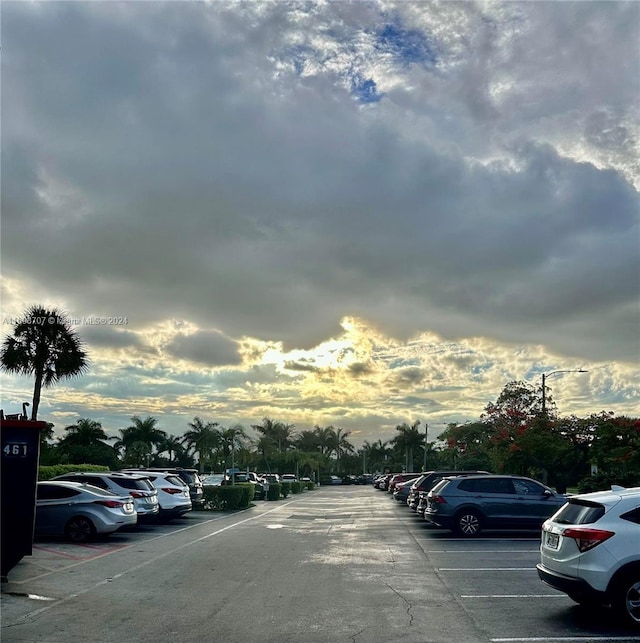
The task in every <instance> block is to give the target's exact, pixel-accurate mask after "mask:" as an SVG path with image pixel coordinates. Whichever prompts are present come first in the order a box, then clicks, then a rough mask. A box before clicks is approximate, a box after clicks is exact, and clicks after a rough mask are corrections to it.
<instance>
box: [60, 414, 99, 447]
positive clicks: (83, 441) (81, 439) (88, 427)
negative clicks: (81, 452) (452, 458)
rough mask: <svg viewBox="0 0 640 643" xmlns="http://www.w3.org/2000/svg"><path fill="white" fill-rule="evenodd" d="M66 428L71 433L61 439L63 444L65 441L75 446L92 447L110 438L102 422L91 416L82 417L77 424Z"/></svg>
mask: <svg viewBox="0 0 640 643" xmlns="http://www.w3.org/2000/svg"><path fill="white" fill-rule="evenodd" d="M64 430H65V431H68V432H69V433H68V434H67V435H66V436H65V437H64V438H62V439H61V440H60V443H61V444H62V443H63V442H65V443H66V444H72V445H74V446H82V447H90V446H94V445H95V444H96V443H98V442H101V441H102V440H108V439H109V436H108V435H107V434H106V433H105V431H104V429H103V428H102V424H100V422H97V421H96V420H90V419H89V418H80V419H79V420H78V421H77V422H76V423H75V424H70V425H69V426H65V427H64Z"/></svg>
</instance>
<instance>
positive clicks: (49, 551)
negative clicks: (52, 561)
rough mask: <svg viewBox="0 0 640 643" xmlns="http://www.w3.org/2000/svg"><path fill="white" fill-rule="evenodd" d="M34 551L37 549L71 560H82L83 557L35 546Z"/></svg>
mask: <svg viewBox="0 0 640 643" xmlns="http://www.w3.org/2000/svg"><path fill="white" fill-rule="evenodd" d="M32 548H33V549H36V550H37V551H44V552H46V553H48V554H55V555H56V556H61V557H62V558H71V559H72V560H82V559H83V557H82V556H74V555H73V554H67V553H66V552H64V551H60V550H58V549H49V548H48V547H41V546H40V545H33V546H32Z"/></svg>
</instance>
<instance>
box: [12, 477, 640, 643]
mask: <svg viewBox="0 0 640 643" xmlns="http://www.w3.org/2000/svg"><path fill="white" fill-rule="evenodd" d="M538 542H539V536H538V534H537V533H535V532H534V533H531V532H527V533H509V532H496V533H485V534H482V536H481V537H479V538H474V539H471V540H469V539H461V538H457V537H453V536H452V535H451V534H450V533H449V532H447V531H444V530H441V529H438V528H435V527H431V526H429V525H428V524H427V523H425V522H424V521H423V520H421V519H420V518H419V517H418V516H416V514H414V513H412V512H411V511H409V509H408V508H407V507H406V506H403V505H400V504H399V503H397V502H396V501H394V500H393V499H392V498H391V497H390V496H389V495H388V494H386V493H385V492H381V491H378V490H375V489H373V488H372V487H371V486H347V487H323V488H320V489H318V490H316V491H311V492H305V493H304V494H302V495H301V496H299V497H294V498H291V499H287V500H286V501H279V502H277V503H276V502H260V503H256V506H255V507H253V508H251V509H249V510H247V511H244V512H238V513H236V514H232V515H221V514H213V513H211V514H210V513H204V512H192V513H191V514H190V515H188V516H187V517H185V518H183V519H180V520H176V521H174V522H172V523H170V524H167V525H158V526H144V527H141V528H140V527H139V528H137V529H136V530H135V531H131V532H120V533H117V534H114V535H113V536H112V537H110V538H108V539H105V540H103V541H98V542H96V543H91V544H88V545H71V544H67V543H64V542H60V541H39V542H37V543H36V544H35V547H34V554H33V556H31V557H27V558H25V559H24V561H23V562H21V563H20V564H19V565H18V566H17V567H16V568H15V569H14V570H13V571H12V572H11V573H10V575H9V582H8V583H5V584H3V588H2V590H3V594H2V640H3V641H46V642H47V643H49V642H56V643H57V642H58V641H60V642H62V641H65V642H67V643H70V642H72V641H86V640H95V641H100V642H103V641H104V642H105V643H106V642H110V641H119V642H120V643H123V642H125V641H156V642H157V641H175V640H180V641H200V642H202V641H223V640H224V641H225V642H226V643H233V642H234V641H237V642H238V643H244V642H245V641H249V640H253V641H258V642H259V643H262V642H266V641H269V642H273V643H276V642H277V643H297V642H298V641H300V642H303V641H304V642H316V641H317V642H318V643H320V642H337V641H349V642H356V643H387V642H391V641H402V642H403V643H407V642H408V643H411V642H415V643H424V642H425V641H435V642H438V641H442V642H449V641H456V642H463V641H468V642H469V643H475V642H507V641H513V642H516V641H568V642H571V641H576V642H578V641H580V642H583V641H640V633H638V632H632V631H630V630H628V629H625V628H623V627H622V626H621V625H620V624H619V623H616V622H615V620H614V619H613V617H612V616H611V614H610V613H609V611H608V610H606V609H598V610H584V609H581V608H579V607H578V606H577V605H575V604H574V603H573V602H572V601H571V600H570V599H569V598H567V597H566V596H565V595H564V594H561V593H559V592H555V591H554V590H551V589H550V588H548V587H547V586H545V585H543V584H542V583H541V582H540V580H539V579H538V577H537V574H536V571H535V564H536V562H538Z"/></svg>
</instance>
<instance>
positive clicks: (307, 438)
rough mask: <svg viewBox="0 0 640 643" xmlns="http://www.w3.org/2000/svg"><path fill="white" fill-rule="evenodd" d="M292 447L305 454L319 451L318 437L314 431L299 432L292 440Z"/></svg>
mask: <svg viewBox="0 0 640 643" xmlns="http://www.w3.org/2000/svg"><path fill="white" fill-rule="evenodd" d="M294 446H295V447H296V449H298V450H299V451H303V452H305V453H313V452H314V451H319V449H320V445H319V442H318V436H317V435H316V433H315V431H310V430H306V431H301V432H300V433H299V434H298V436H297V437H296V439H295V440H294Z"/></svg>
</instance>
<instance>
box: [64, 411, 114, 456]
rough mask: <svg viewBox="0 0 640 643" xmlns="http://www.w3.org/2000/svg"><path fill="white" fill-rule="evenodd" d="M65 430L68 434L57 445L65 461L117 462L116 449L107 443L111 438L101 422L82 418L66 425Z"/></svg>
mask: <svg viewBox="0 0 640 643" xmlns="http://www.w3.org/2000/svg"><path fill="white" fill-rule="evenodd" d="M65 431H67V434H66V435H65V436H64V437H63V438H61V439H60V440H59V442H58V446H57V451H58V453H59V454H60V455H61V456H62V457H63V461H65V462H69V463H70V464H82V463H92V464H103V465H107V466H113V465H115V464H116V461H117V455H116V451H115V449H114V447H112V446H111V445H109V444H107V443H106V441H107V440H109V439H110V438H109V436H108V435H107V434H106V433H105V431H104V429H103V428H102V424H100V422H97V421H96V420H91V419H89V418H80V419H79V420H78V421H77V422H76V423H75V424H70V425H69V426H66V427H65Z"/></svg>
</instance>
